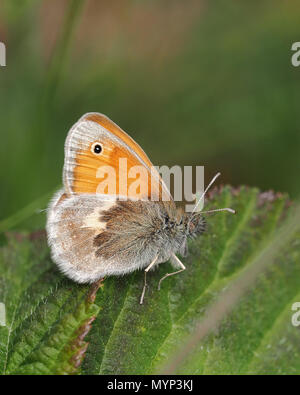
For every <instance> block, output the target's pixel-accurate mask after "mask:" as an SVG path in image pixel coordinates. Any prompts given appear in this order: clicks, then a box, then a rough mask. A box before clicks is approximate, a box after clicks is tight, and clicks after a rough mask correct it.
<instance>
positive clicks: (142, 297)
mask: <svg viewBox="0 0 300 395" xmlns="http://www.w3.org/2000/svg"><path fill="white" fill-rule="evenodd" d="M157 258H158V256H156V257H155V258H154V259H153V261H152V262H151V263H150V265H149V266H147V267H146V269H145V272H144V273H145V279H144V288H143V292H142V295H141V299H140V304H143V301H144V296H145V292H146V288H147V273H148V272H149V270H150V269H151V267H153V266H154V265H155V263H156V261H157Z"/></svg>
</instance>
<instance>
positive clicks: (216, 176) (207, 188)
mask: <svg viewBox="0 0 300 395" xmlns="http://www.w3.org/2000/svg"><path fill="white" fill-rule="evenodd" d="M220 175H221V173H220V172H219V173H217V174H216V175H215V176H214V177H213V178H212V180H211V181H210V183H209V184H208V185H207V187H206V188H205V191H204V192H203V193H202V195H201V196H200V199H199V200H198V202H197V204H196V206H195V207H194V210H193V211H192V212H191V215H190V218H191V217H192V215H193V214H194V212H195V211H196V209H197V207H198V206H199V204H200V203H201V201H202V199H203V198H204V196H205V195H206V193H207V191H208V190H209V188H210V187H211V186H212V184H213V183H214V182H215V181H216V179H217V178H218V177H219V176H220Z"/></svg>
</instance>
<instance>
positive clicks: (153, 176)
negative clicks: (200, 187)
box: [47, 113, 205, 283]
mask: <svg viewBox="0 0 300 395" xmlns="http://www.w3.org/2000/svg"><path fill="white" fill-rule="evenodd" d="M125 165H126V166H125ZM153 169H154V168H153V166H152V164H151V162H150V160H149V159H148V157H147V156H146V154H145V153H144V151H143V150H142V149H141V147H139V146H138V144H137V143H136V142H135V141H134V140H132V139H131V138H130V137H129V136H128V135H127V134H126V133H125V132H124V131H123V130H122V129H120V128H119V127H118V126H117V125H116V124H114V123H113V122H112V121H111V120H110V119H109V118H107V117H105V116H104V115H102V114H98V113H89V114H86V115H84V116H83V117H82V118H80V120H79V121H78V122H77V123H76V124H75V125H74V126H73V127H72V128H71V130H70V131H69V134H68V136H67V139H66V143H65V163H64V170H63V184H64V185H63V189H61V190H60V191H58V192H57V193H56V194H55V196H54V197H53V199H52V201H51V203H50V206H49V209H48V216H47V234H48V243H49V245H50V248H51V254H52V258H53V260H54V262H55V263H56V264H57V265H58V266H59V268H60V270H61V271H62V272H64V273H65V274H66V275H67V276H68V277H69V278H71V279H73V280H75V281H77V282H79V283H89V282H90V283H92V282H95V281H97V280H98V279H100V278H103V277H104V276H109V275H122V274H125V273H129V272H132V271H134V270H137V269H145V268H146V269H145V270H146V271H147V270H149V269H150V267H152V265H154V263H155V265H157V264H159V263H162V262H166V261H168V260H169V259H170V260H171V263H172V264H173V265H174V266H175V267H178V263H179V264H180V265H181V270H184V268H185V267H184V265H183V264H182V263H181V262H180V261H179V259H178V258H177V257H176V255H175V254H176V253H180V254H181V255H184V254H185V252H186V248H187V238H188V237H194V236H197V235H199V234H201V233H202V232H203V231H204V227H205V222H204V218H203V217H202V216H201V215H199V214H195V215H193V216H190V215H187V214H186V213H184V212H182V211H181V210H180V209H177V208H176V205H175V203H174V201H173V199H172V197H171V195H170V192H169V191H168V189H167V187H166V185H165V184H164V182H163V180H162V179H161V178H160V176H159V174H158V172H157V171H156V170H155V169H154V170H153ZM107 174H108V176H107ZM137 174H139V179H138V180H139V186H138V188H137V187H136V182H137V180H136V175H137ZM100 181H101V182H100ZM149 265H150V266H149ZM182 268H183V269H182ZM181 270H180V271H181Z"/></svg>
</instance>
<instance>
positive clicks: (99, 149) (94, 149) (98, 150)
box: [91, 143, 102, 155]
mask: <svg viewBox="0 0 300 395" xmlns="http://www.w3.org/2000/svg"><path fill="white" fill-rule="evenodd" d="M91 151H92V153H93V154H95V155H99V154H101V152H102V145H101V144H100V143H94V144H93V145H92V149H91Z"/></svg>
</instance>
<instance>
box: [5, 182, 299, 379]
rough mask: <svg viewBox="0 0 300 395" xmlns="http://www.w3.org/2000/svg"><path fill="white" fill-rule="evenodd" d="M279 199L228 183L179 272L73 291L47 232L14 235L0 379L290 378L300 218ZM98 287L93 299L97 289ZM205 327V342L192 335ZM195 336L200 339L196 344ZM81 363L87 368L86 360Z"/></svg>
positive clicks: (294, 362)
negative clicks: (48, 376) (59, 267)
mask: <svg viewBox="0 0 300 395" xmlns="http://www.w3.org/2000/svg"><path fill="white" fill-rule="evenodd" d="M290 206H291V205H290V203H289V201H288V199H287V198H286V196H283V195H280V194H276V195H275V194H274V193H272V192H268V193H260V192H259V191H258V190H257V189H249V188H246V187H242V188H239V189H233V188H230V187H224V188H222V189H221V190H220V191H217V190H216V191H215V192H214V193H212V194H211V198H210V200H209V202H208V203H207V205H206V208H207V209H209V208H218V207H232V208H234V209H236V211H237V214H236V215H231V214H229V213H218V214H214V215H210V216H208V217H207V223H208V229H207V232H206V233H205V234H204V235H203V236H201V237H199V238H198V239H197V240H194V241H192V242H190V244H189V248H190V253H189V256H188V257H187V258H184V263H185V265H186V267H187V270H186V271H185V272H183V273H181V274H179V275H178V276H174V277H172V278H169V279H167V280H165V281H164V282H163V284H162V287H161V290H160V291H158V290H157V284H158V281H159V279H160V278H161V277H162V276H163V275H164V274H165V273H166V272H169V271H171V270H173V269H172V268H171V266H170V265H169V264H168V263H166V264H162V265H160V266H159V268H157V269H156V270H155V271H153V272H150V273H149V275H148V283H149V288H148V289H147V292H146V295H145V301H144V304H143V305H140V304H139V298H140V295H141V291H142V288H143V281H144V276H143V273H142V272H135V273H133V274H131V275H126V276H123V277H110V278H107V279H105V281H103V282H101V283H99V284H96V285H94V286H92V288H91V287H90V286H82V285H80V286H79V285H77V284H75V283H73V282H71V281H69V280H67V279H65V278H64V277H63V276H62V275H61V274H59V273H58V271H57V269H56V267H55V265H54V264H53V263H52V262H51V260H50V258H49V250H48V248H47V246H46V242H45V238H44V236H43V235H41V236H40V237H39V235H36V234H34V235H31V236H29V237H28V236H24V235H14V237H12V236H9V237H7V244H6V245H4V246H3V247H2V248H1V253H0V276H1V287H0V303H1V302H2V303H4V304H5V307H6V326H5V327H0V369H1V370H0V371H2V372H3V373H5V374H15V373H21V374H29V373H36V374H53V373H60V374H70V373H81V374H118V373H119V374H150V373H157V372H164V371H168V372H172V373H184V374H187V373H189V374H205V373H214V374H216V373H246V374H247V373H251V374H252V373H273V374H274V373H275V374H276V373H279V374H282V373H285V374H286V373H295V372H299V369H300V345H299V344H300V343H299V341H298V333H299V330H298V329H297V328H296V327H294V326H292V324H291V317H292V314H294V313H295V312H293V311H292V310H291V307H292V304H293V303H294V302H297V301H300V280H299V279H300V242H299V235H300V220H299V218H300V212H299V208H298V207H297V205H295V207H293V206H291V207H290ZM98 286H99V290H98V292H97V293H96V290H97V287H98ZM201 331H202V335H201V336H200V335H199V333H200V332H201ZM195 339H196V340H195ZM82 361H83V362H82Z"/></svg>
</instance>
